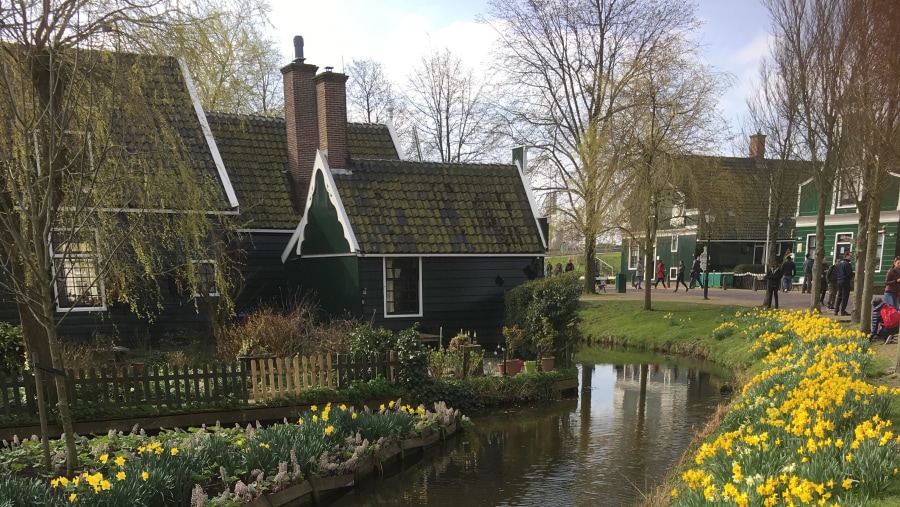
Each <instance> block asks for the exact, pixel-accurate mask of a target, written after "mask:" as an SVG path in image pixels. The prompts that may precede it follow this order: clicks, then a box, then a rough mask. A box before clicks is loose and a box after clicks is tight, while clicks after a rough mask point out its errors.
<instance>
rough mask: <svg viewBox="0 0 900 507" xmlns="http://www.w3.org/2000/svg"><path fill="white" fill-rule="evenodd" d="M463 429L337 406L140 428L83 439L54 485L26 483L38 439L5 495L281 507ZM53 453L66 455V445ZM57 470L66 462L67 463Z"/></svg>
mask: <svg viewBox="0 0 900 507" xmlns="http://www.w3.org/2000/svg"><path fill="white" fill-rule="evenodd" d="M459 421H460V414H459V412H458V411H455V410H451V409H449V408H447V407H446V406H445V405H444V404H443V403H437V404H435V410H434V412H432V411H427V410H425V408H424V407H422V406H419V407H418V408H413V407H410V406H401V405H400V403H395V402H390V403H389V404H387V406H385V405H382V406H381V407H380V409H379V410H378V411H370V410H368V409H366V410H363V411H359V412H357V411H355V410H353V409H352V408H348V407H346V406H345V405H340V406H335V407H333V406H332V405H331V404H330V403H329V404H327V405H325V406H324V407H323V408H321V409H320V408H319V407H316V406H313V407H311V409H310V411H308V412H306V413H304V414H303V416H302V417H300V418H298V419H297V420H295V421H290V422H289V421H287V420H285V421H284V423H283V424H276V425H273V426H270V427H267V428H263V427H260V426H259V425H258V424H257V426H256V427H254V426H250V425H248V426H247V427H246V428H241V427H240V426H235V427H233V428H224V427H221V426H219V425H216V426H214V427H208V428H207V427H201V428H192V429H190V430H188V431H181V430H177V429H176V430H173V431H163V432H161V433H159V435H157V436H154V437H149V436H146V435H145V434H144V432H143V431H142V430H137V428H135V430H133V431H132V432H131V433H129V434H124V433H121V432H120V433H116V432H113V431H111V432H110V433H109V434H108V435H106V436H103V437H96V438H91V439H88V438H79V440H78V444H79V456H80V460H81V465H82V467H83V468H82V470H80V471H79V473H78V474H77V475H76V476H75V477H71V478H66V477H56V478H52V479H49V478H40V477H23V475H34V474H35V473H36V472H37V471H38V470H39V464H40V459H41V458H40V456H41V452H40V444H39V443H38V442H37V439H36V438H35V439H32V440H27V441H24V442H18V441H14V442H12V443H6V442H5V444H6V445H5V448H4V449H3V450H2V451H0V467H2V469H3V472H5V474H4V475H5V476H4V477H2V478H0V491H2V492H3V496H4V500H10V501H11V502H12V505H90V506H107V505H108V506H119V505H191V506H203V505H238V504H243V503H247V502H253V501H255V500H258V499H261V500H263V503H260V505H272V504H273V503H272V501H273V500H276V504H279V505H280V504H283V503H284V502H294V501H296V500H298V499H302V498H303V497H304V496H308V497H310V498H311V499H317V498H318V497H319V496H320V495H321V494H322V493H323V492H327V491H328V490H333V489H339V488H344V487H346V486H347V485H348V484H349V485H352V484H353V482H354V478H355V477H356V476H357V474H360V473H371V472H372V471H373V470H374V469H375V465H376V463H377V462H378V461H382V460H385V459H392V458H393V457H394V455H393V454H390V453H385V452H383V450H384V449H396V450H399V449H400V448H401V446H400V445H398V443H400V442H402V441H403V439H405V438H410V437H416V438H420V439H421V438H423V437H424V438H429V437H430V436H431V435H434V434H438V435H443V434H444V430H445V429H446V428H455V427H456V425H457V424H458V422H459ZM53 447H54V450H55V451H56V452H57V453H61V450H62V444H61V443H59V442H54V444H53ZM388 454H390V455H388ZM54 461H55V462H56V463H61V462H62V461H63V458H62V456H61V455H60V454H58V455H56V456H55V458H54ZM10 472H15V473H14V474H12V475H10ZM48 485H49V487H48ZM288 490H291V491H288ZM276 493H277V495H276ZM264 496H265V498H264V499H263V497H264Z"/></svg>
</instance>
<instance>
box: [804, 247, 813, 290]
mask: <svg viewBox="0 0 900 507" xmlns="http://www.w3.org/2000/svg"><path fill="white" fill-rule="evenodd" d="M812 272H813V258H812V256H811V255H809V254H806V260H805V261H803V289H802V292H803V294H806V293H810V294H811V293H812Z"/></svg>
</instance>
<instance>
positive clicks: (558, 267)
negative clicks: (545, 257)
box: [544, 257, 575, 278]
mask: <svg viewBox="0 0 900 507" xmlns="http://www.w3.org/2000/svg"><path fill="white" fill-rule="evenodd" d="M569 271H575V264H573V263H572V258H571V257H569V262H567V263H566V267H565V272H566V273H568V272H569ZM561 274H563V265H562V263H561V262H557V263H556V269H555V270H554V269H553V263H552V262H548V263H547V267H546V268H545V269H544V276H545V277H547V278H549V277H551V276H553V275H561Z"/></svg>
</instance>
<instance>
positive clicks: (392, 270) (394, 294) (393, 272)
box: [385, 257, 419, 315]
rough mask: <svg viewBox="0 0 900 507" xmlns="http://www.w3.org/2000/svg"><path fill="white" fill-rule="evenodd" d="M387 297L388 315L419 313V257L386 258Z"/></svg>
mask: <svg viewBox="0 0 900 507" xmlns="http://www.w3.org/2000/svg"><path fill="white" fill-rule="evenodd" d="M385 298H386V299H385V302H386V311H387V314H388V315H415V314H418V313H419V259H417V258H414V257H403V258H388V259H385Z"/></svg>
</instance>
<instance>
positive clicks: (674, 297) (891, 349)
mask: <svg viewBox="0 0 900 507" xmlns="http://www.w3.org/2000/svg"><path fill="white" fill-rule="evenodd" d="M651 292H652V299H653V301H683V302H691V303H697V304H715V305H735V306H745V307H748V308H751V307H754V306H761V305H762V302H763V299H764V298H765V292H763V291H752V290H742V289H730V290H722V289H718V288H710V289H709V291H708V294H707V296H708V299H703V290H702V289H693V290H689V291H687V292H684V290H680V291H678V292H674V291H673V290H672V289H662V288H660V289H651ZM586 298H587V299H591V300H593V299H596V300H601V301H602V300H603V299H619V300H622V299H626V300H635V301H643V299H644V292H643V291H642V290H637V289H633V288H631V287H630V286H629V287H627V290H626V292H625V293H624V294H619V293H616V292H615V288H614V287H611V286H610V287H607V292H606V293H601V294H599V295H595V296H586ZM778 300H779V303H780V304H779V307H780V308H784V309H791V310H803V309H806V308H809V307H810V305H811V302H812V301H811V296H810V295H809V294H803V293H801V292H800V291H797V290H794V291H791V292H788V293H780V294H779V295H778ZM868 310H869V309H868V308H866V313H865V315H864V317H865V318H869V311H868ZM823 315H825V316H826V317H829V318H833V319H837V320H838V321H840V322H841V323H843V324H844V325H847V326H849V325H850V317H836V316H834V315H832V314H831V312H830V311H827V310H826V311H825V313H824V314H823ZM872 349H873V350H874V351H875V355H876V356H877V357H878V358H880V359H884V360H885V362H886V364H887V366H886V370H887V374H886V375H884V376H882V377H878V378H873V379H872V381H873V382H874V383H876V384H879V385H886V386H888V387H900V375H898V374H897V372H896V369H895V366H894V365H896V364H897V358H898V356H900V345H898V344H897V343H890V344H887V345H884V343H883V342H882V341H878V342H876V343H873V345H872Z"/></svg>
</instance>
